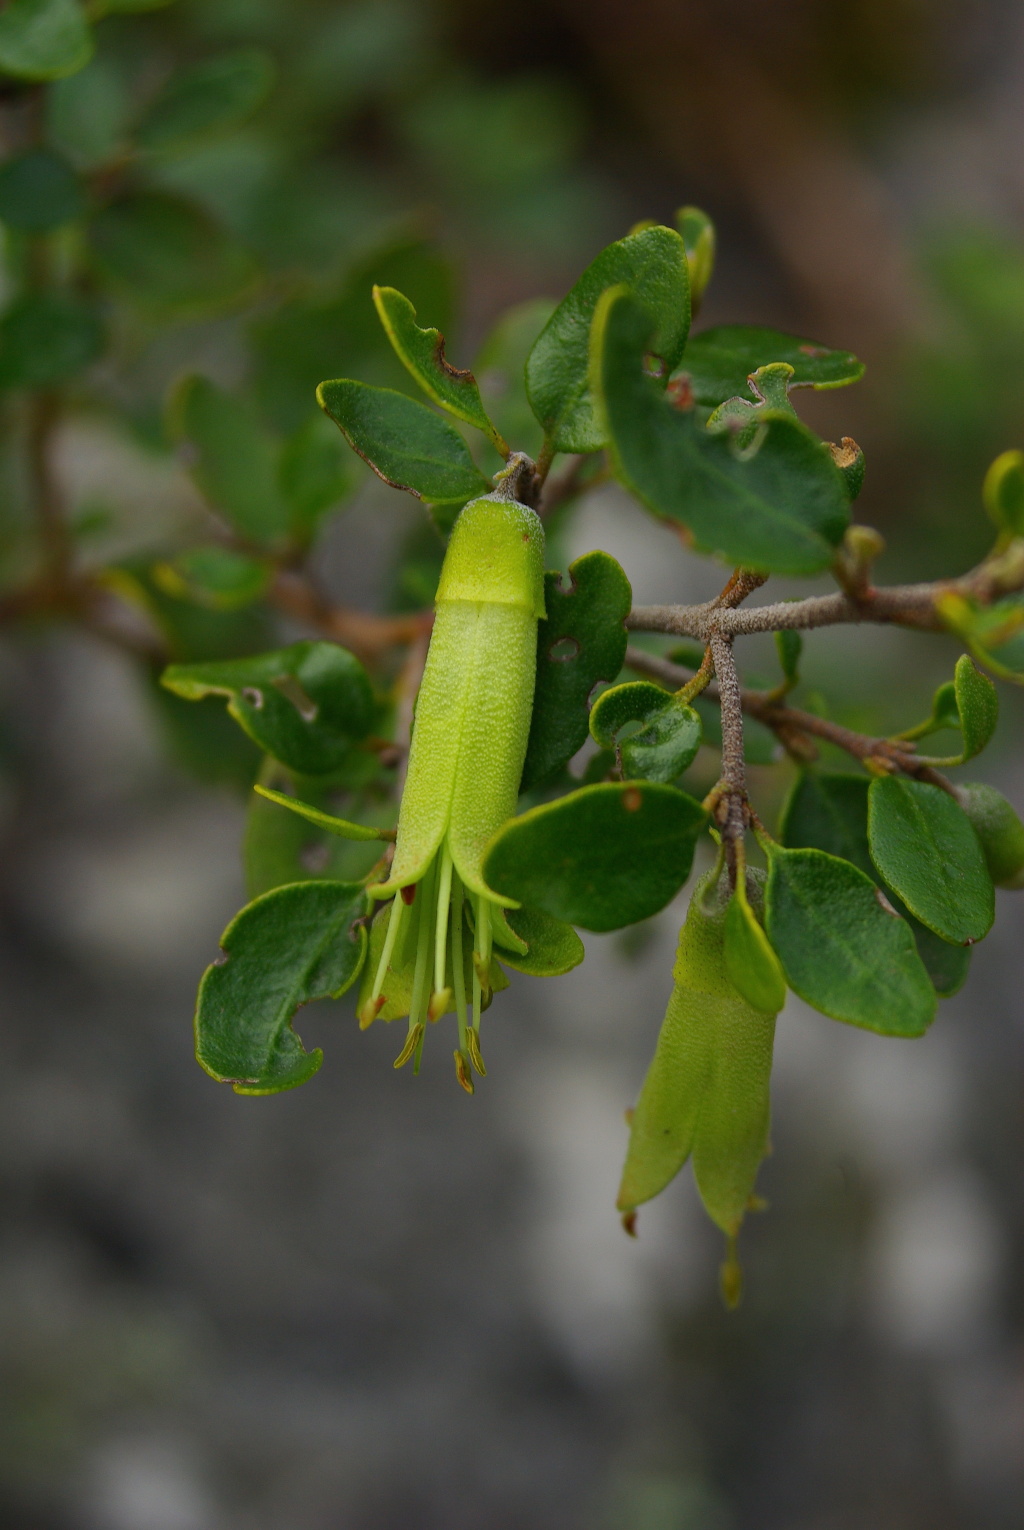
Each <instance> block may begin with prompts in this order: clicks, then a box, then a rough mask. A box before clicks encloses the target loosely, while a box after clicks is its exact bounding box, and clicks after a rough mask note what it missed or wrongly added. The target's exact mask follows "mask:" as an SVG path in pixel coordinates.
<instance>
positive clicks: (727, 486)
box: [592, 288, 850, 574]
mask: <svg viewBox="0 0 1024 1530" xmlns="http://www.w3.org/2000/svg"><path fill="white" fill-rule="evenodd" d="M652 330H653V321H652V319H651V317H650V316H649V315H648V313H647V312H646V310H645V309H644V308H643V307H641V305H640V304H639V303H637V302H636V300H635V299H634V298H633V297H632V296H631V295H630V293H628V292H627V291H626V290H625V289H624V288H615V289H613V290H612V291H610V292H607V293H605V295H604V296H603V297H602V299H601V301H600V302H599V303H598V306H597V310H596V312H595V315H594V325H593V335H592V351H593V377H594V391H595V396H596V397H597V401H598V405H599V408H600V411H601V413H602V415H603V417H604V419H605V421H606V423H607V428H608V439H609V455H610V457H611V462H612V467H613V469H614V471H615V474H616V477H617V478H618V479H619V480H620V482H621V483H623V484H624V485H625V486H626V487H627V488H628V489H630V490H632V492H633V493H634V494H636V495H637V497H638V498H639V499H640V500H641V501H642V503H643V504H644V505H645V506H646V508H647V509H648V510H650V511H651V512H652V513H653V514H655V515H658V516H661V517H663V518H664V519H666V520H668V521H671V522H674V523H676V524H680V525H682V526H684V527H685V528H686V530H687V531H688V533H689V535H690V537H691V538H692V541H693V543H694V545H695V547H696V548H697V549H698V550H699V551H701V552H708V553H711V554H712V555H714V556H716V557H719V558H722V559H725V560H727V561H728V562H730V563H732V564H742V565H743V566H744V567H745V568H753V569H759V570H762V571H768V572H775V573H786V574H812V573H815V572H816V571H817V570H819V569H823V568H827V567H828V566H829V565H830V564H831V562H832V560H833V559H834V557H835V549H836V547H837V546H838V544H839V543H840V542H841V541H842V538H843V533H844V531H845V529H846V526H847V524H848V522H849V518H850V506H849V500H848V497H847V493H846V487H845V485H844V482H843V479H842V477H841V475H840V473H839V470H838V468H837V467H836V466H835V464H834V462H833V461H832V458H831V456H830V455H829V453H828V450H827V448H826V447H825V446H824V445H823V444H822V443H821V442H820V441H819V440H818V439H817V438H816V437H815V436H814V435H812V434H811V432H810V431H809V430H807V428H806V427H805V426H804V425H802V424H801V423H800V421H799V420H797V419H794V418H791V417H790V416H788V415H785V414H781V413H778V412H776V411H773V410H767V411H766V412H765V413H764V415H763V416H762V417H761V419H760V422H759V426H758V435H757V439H756V440H755V441H754V442H753V443H752V444H751V445H750V447H749V448H748V449H745V450H740V449H739V448H738V447H737V444H736V442H734V441H733V440H732V438H731V435H730V434H729V433H726V434H725V435H715V434H712V433H711V432H710V431H709V430H708V429H707V428H706V426H705V425H704V424H703V422H702V420H701V418H700V417H699V415H698V413H697V411H696V410H695V409H694V408H693V407H689V408H684V407H681V406H679V405H678V404H677V403H676V402H674V401H673V399H672V397H670V396H668V395H666V393H665V391H664V390H663V389H662V388H661V387H659V385H658V383H657V382H656V381H655V380H654V379H653V378H651V377H649V376H648V375H646V373H645V370H644V357H645V355H646V354H647V352H648V350H649V348H650V344H651V335H652ZM670 392H671V390H670Z"/></svg>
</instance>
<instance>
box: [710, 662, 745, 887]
mask: <svg viewBox="0 0 1024 1530" xmlns="http://www.w3.org/2000/svg"><path fill="white" fill-rule="evenodd" d="M708 643H709V646H710V648H711V654H712V657H713V659H714V661H715V674H716V675H717V676H718V699H719V704H720V705H721V708H722V786H723V788H724V791H723V794H722V802H721V807H720V809H719V811H718V815H717V816H718V820H719V823H720V824H721V826H722V840H723V842H724V845H725V853H726V858H727V860H728V862H729V873H730V876H734V872H735V866H736V845H737V843H738V842H739V841H740V840H742V838H743V834H744V831H745V829H746V802H747V766H746V759H745V756H744V749H743V700H742V695H741V692H740V681H739V676H738V674H737V673H736V661H735V659H734V658H733V652H732V642H731V640H730V639H729V638H727V637H723V636H722V634H721V633H718V632H713V633H711V634H710V636H709V639H708Z"/></svg>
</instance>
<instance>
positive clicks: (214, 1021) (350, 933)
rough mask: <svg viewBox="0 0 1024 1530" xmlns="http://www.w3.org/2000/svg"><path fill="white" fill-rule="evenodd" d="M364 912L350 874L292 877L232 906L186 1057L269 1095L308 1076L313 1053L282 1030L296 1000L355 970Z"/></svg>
mask: <svg viewBox="0 0 1024 1530" xmlns="http://www.w3.org/2000/svg"><path fill="white" fill-rule="evenodd" d="M365 912H366V893H365V890H364V889H363V887H362V885H361V884H360V883H358V882H300V883H295V884H293V885H292V886H289V887H280V888H277V889H275V890H274V891H273V892H269V893H265V894H264V895H263V897H262V898H257V899H256V901H255V903H250V904H249V905H248V906H247V907H246V908H244V909H242V911H241V913H240V914H238V915H237V916H236V917H235V919H233V920H232V922H231V924H229V925H228V928H227V929H226V930H225V932H224V934H223V936H222V937H221V947H222V950H223V952H224V958H226V959H224V958H222V959H221V960H220V961H219V962H214V963H213V965H212V966H211V967H208V968H207V969H206V972H205V974H204V976H203V980H202V982H201V983H200V985H199V998H198V1002H197V1007H196V1020H195V1032H196V1057H197V1059H198V1060H199V1062H200V1063H201V1064H202V1066H203V1067H204V1068H205V1069H206V1071H207V1073H209V1074H210V1075H211V1076H212V1077H213V1078H215V1079H218V1080H220V1081H221V1082H224V1083H231V1084H234V1086H235V1091H236V1093H238V1094H277V1093H278V1092H279V1091H280V1090H282V1089H294V1088H295V1086H296V1085H297V1084H304V1083H305V1082H306V1081H307V1079H310V1078H312V1076H313V1074H314V1073H316V1072H317V1070H318V1068H319V1067H320V1064H321V1062H322V1061H323V1053H322V1052H321V1051H320V1050H319V1048H318V1049H317V1050H316V1051H313V1052H306V1051H305V1049H304V1047H303V1045H302V1042H301V1041H300V1040H299V1038H298V1036H296V1034H295V1032H294V1031H293V1030H292V1026H291V1021H292V1016H293V1015H294V1014H295V1011H296V1010H297V1009H298V1007H299V1005H300V1004H308V1003H310V1002H311V1001H312V1000H313V999H327V998H338V997H339V996H340V995H341V994H343V993H344V992H345V990H346V988H348V987H349V986H350V984H352V983H353V982H354V981H355V979H356V977H357V976H358V974H359V969H360V967H361V965H362V962H363V958H364V956H365V954H366V931H365V929H364V928H363V927H362V926H358V927H356V928H354V925H355V921H356V920H357V919H360V918H361V917H362V916H363V914H365Z"/></svg>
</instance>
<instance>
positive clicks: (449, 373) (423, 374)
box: [373, 287, 508, 457]
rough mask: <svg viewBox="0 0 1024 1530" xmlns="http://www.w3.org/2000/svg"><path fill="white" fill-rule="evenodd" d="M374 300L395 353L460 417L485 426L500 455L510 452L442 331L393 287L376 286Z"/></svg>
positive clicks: (426, 388)
mask: <svg viewBox="0 0 1024 1530" xmlns="http://www.w3.org/2000/svg"><path fill="white" fill-rule="evenodd" d="M373 301H374V303H375V304H376V306H377V312H378V314H379V315H380V322H381V323H382V324H383V326H384V329H385V331H386V333H387V337H388V339H389V340H390V341H391V344H392V346H393V347H394V351H395V355H396V356H397V357H398V358H399V360H400V361H401V362H402V363H403V365H404V366H405V367H406V368H407V370H408V371H409V372H410V373H411V374H412V376H413V377H414V378H415V379H416V381H417V382H418V383H419V385H420V387H421V388H422V389H423V391H424V392H425V393H426V394H427V395H428V397H430V398H432V399H433V401H434V403H435V404H440V406H441V408H442V409H447V411H448V413H449V414H453V415H454V416H455V418H456V419H457V420H465V422H466V424H467V425H475V426H476V428H477V430H482V431H483V432H484V434H485V435H486V436H488V437H489V438H490V440H491V441H492V442H493V443H494V445H495V446H496V447H497V449H498V451H499V452H500V453H501V455H502V456H503V457H504V456H507V455H508V448H507V446H506V444H505V442H504V441H502V439H501V437H500V436H499V435H498V432H497V430H496V429H495V428H494V425H493V423H492V422H491V420H490V418H489V416H488V414H487V411H486V409H485V408H484V406H483V401H482V400H481V398H480V389H479V388H478V387H477V381H476V378H475V377H474V376H473V374H472V372H469V371H461V370H460V369H459V368H457V367H453V366H452V365H451V363H450V362H449V361H448V359H447V357H446V356H445V353H444V336H443V335H442V334H441V331H440V330H438V329H421V328H420V326H419V325H418V324H417V323H416V310H415V308H414V307H413V305H412V304H411V303H410V301H409V299H408V298H407V297H404V296H403V295H402V293H401V292H398V291H397V290H396V289H395V288H394V287H374V289H373Z"/></svg>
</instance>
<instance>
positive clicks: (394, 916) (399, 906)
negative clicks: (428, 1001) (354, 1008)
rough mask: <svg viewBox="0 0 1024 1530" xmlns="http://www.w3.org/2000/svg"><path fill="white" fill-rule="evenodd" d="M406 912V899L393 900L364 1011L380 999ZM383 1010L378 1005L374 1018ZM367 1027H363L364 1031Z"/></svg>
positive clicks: (367, 1022)
mask: <svg viewBox="0 0 1024 1530" xmlns="http://www.w3.org/2000/svg"><path fill="white" fill-rule="evenodd" d="M405 910H406V902H405V899H404V898H393V899H392V900H391V913H390V915H389V917H388V927H387V933H386V934H385V936H384V947H383V950H382V951H381V953H380V961H379V962H378V963H377V975H376V977H375V978H374V980H373V988H372V990H371V992H370V1000H369V1003H368V1004H367V1005H365V1006H364V1009H369V1006H370V1004H377V1000H378V999H379V998H380V992H381V989H382V988H383V987H384V977H385V974H386V973H387V970H388V963H389V962H390V960H391V954H392V952H393V951H394V949H395V941H396V940H397V939H398V931H399V928H400V927H401V923H402V915H403V914H404V913H405ZM382 1008H383V1006H382V1005H379V1004H378V1005H377V1008H376V1010H375V1011H374V1017H373V1018H375V1017H376V1015H378V1014H380V1011H381V1009H382ZM359 1018H360V1024H362V1023H363V1021H362V1015H360V1017H359ZM369 1023H370V1021H369V1020H368V1021H366V1025H369ZM366 1025H364V1026H363V1028H364V1030H365V1028H366Z"/></svg>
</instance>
